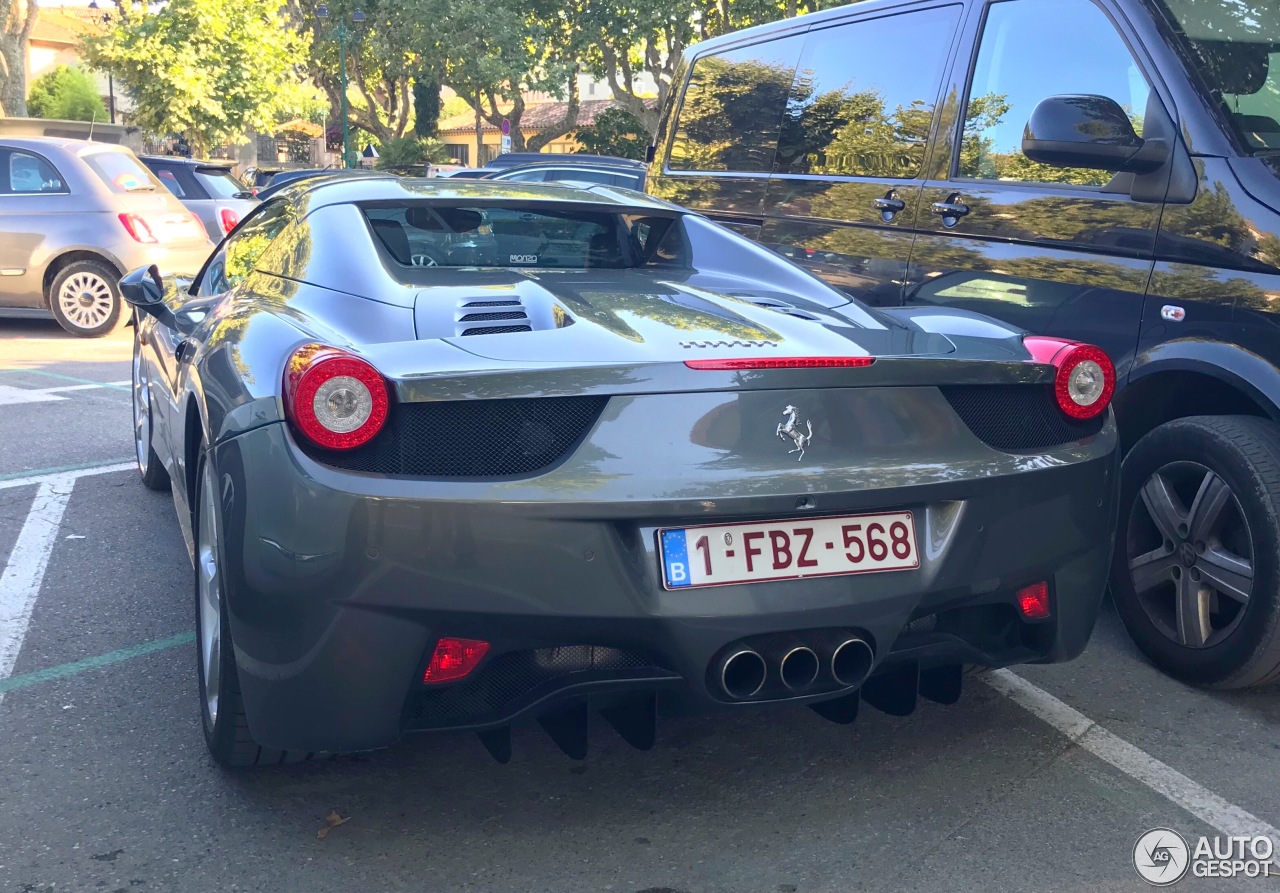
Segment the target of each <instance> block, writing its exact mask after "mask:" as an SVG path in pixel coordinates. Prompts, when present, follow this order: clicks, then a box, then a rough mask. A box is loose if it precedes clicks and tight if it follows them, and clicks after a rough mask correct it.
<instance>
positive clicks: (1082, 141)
mask: <svg viewBox="0 0 1280 893" xmlns="http://www.w3.org/2000/svg"><path fill="white" fill-rule="evenodd" d="M1022 154H1023V155H1026V156H1027V157H1028V158H1030V159H1031V160H1032V161H1038V162H1040V163H1041V164H1051V165H1053V166H1054V167H1082V168H1088V169H1090V170H1103V171H1116V172H1124V173H1134V174H1149V173H1151V172H1152V171H1155V170H1159V169H1160V168H1161V167H1163V166H1164V165H1165V164H1166V163H1168V161H1169V157H1170V154H1171V149H1170V146H1169V144H1168V143H1167V142H1166V141H1165V140H1159V139H1149V140H1144V139H1142V138H1141V137H1140V136H1138V134H1137V133H1136V132H1134V129H1133V122H1131V121H1130V120H1129V116H1128V115H1127V114H1125V111H1124V109H1122V108H1121V107H1120V104H1119V103H1117V102H1116V101H1115V100H1114V99H1108V98H1107V97H1105V96H1050V97H1049V98H1048V99H1045V100H1043V101H1042V102H1041V103H1040V104H1039V105H1037V106H1036V107H1035V110H1034V111H1033V112H1032V113H1031V120H1030V121H1028V122H1027V128H1026V130H1025V131H1023V135H1022Z"/></svg>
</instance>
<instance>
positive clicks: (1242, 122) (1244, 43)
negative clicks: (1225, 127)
mask: <svg viewBox="0 0 1280 893" xmlns="http://www.w3.org/2000/svg"><path fill="white" fill-rule="evenodd" d="M1161 4H1162V5H1163V6H1164V7H1165V9H1166V10H1167V12H1168V13H1169V18H1170V19H1172V20H1173V22H1174V26H1175V28H1176V29H1177V30H1178V31H1179V32H1181V34H1182V37H1183V39H1184V40H1185V41H1186V43H1187V45H1188V47H1189V49H1190V50H1191V53H1190V54H1189V55H1190V57H1191V58H1192V59H1193V60H1195V62H1196V63H1197V67H1198V68H1199V69H1200V74H1201V75H1203V77H1204V81H1205V83H1206V85H1207V86H1208V87H1209V90H1210V92H1211V96H1210V100H1211V103H1210V104H1211V105H1213V106H1215V107H1217V108H1219V109H1221V110H1222V112H1223V113H1224V114H1225V115H1226V117H1227V122H1228V123H1229V124H1230V125H1231V128H1232V129H1233V130H1234V131H1235V132H1236V134H1237V135H1238V136H1239V137H1240V142H1241V143H1242V145H1243V146H1244V147H1245V150H1246V151H1248V152H1249V153H1250V154H1252V153H1254V152H1260V151H1267V150H1270V149H1280V6H1277V5H1276V3H1275V0H1234V2H1231V3H1203V2H1192V0H1161Z"/></svg>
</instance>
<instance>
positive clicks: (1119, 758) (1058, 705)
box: [978, 670, 1280, 865]
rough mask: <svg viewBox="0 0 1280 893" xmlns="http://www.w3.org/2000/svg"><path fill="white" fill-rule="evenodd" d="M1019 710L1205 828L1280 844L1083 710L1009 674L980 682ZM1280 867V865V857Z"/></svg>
mask: <svg viewBox="0 0 1280 893" xmlns="http://www.w3.org/2000/svg"><path fill="white" fill-rule="evenodd" d="M978 678H979V679H981V680H982V681H983V682H985V683H987V685H989V686H991V687H992V688H994V689H995V690H996V691H998V692H1000V694H1002V695H1004V696H1005V697H1007V698H1009V700H1011V701H1013V702H1014V703H1015V704H1017V705H1018V706H1019V707H1022V708H1023V709H1025V710H1027V711H1029V712H1030V713H1032V714H1034V715H1035V716H1037V717H1039V718H1040V719H1042V720H1044V721H1045V722H1047V723H1048V724H1049V725H1051V726H1053V727H1054V728H1055V729H1057V730H1058V731H1059V732H1061V733H1062V734H1063V735H1065V736H1066V737H1067V739H1068V740H1070V741H1071V742H1073V743H1074V744H1076V745H1078V746H1079V747H1082V748H1084V749H1085V750H1087V751H1088V752H1089V753H1091V754H1093V755H1094V756H1095V757H1097V758H1098V759H1100V760H1102V761H1103V762H1105V763H1110V764H1111V765H1112V766H1114V767H1115V768H1116V769H1119V770H1120V771H1121V772H1123V773H1124V774H1125V775H1128V776H1129V777H1130V778H1132V779H1134V780H1136V781H1140V782H1142V783H1143V784H1144V785H1146V786H1147V787H1149V788H1150V789H1151V790H1153V791H1155V792H1156V793H1157V794H1160V795H1162V796H1164V797H1165V798H1167V799H1168V800H1171V801H1172V802H1173V803H1174V804H1176V805H1177V806H1181V807H1182V808H1183V809H1185V810H1186V811H1187V812H1189V813H1191V814H1192V815H1193V816H1195V817H1196V818H1198V819H1200V820H1201V821H1202V822H1204V823H1205V824H1207V825H1209V826H1211V827H1213V828H1216V829H1217V830H1218V831H1220V832H1222V833H1223V834H1225V835H1227V836H1228V837H1237V836H1244V837H1249V838H1253V837H1267V838H1269V839H1271V840H1280V830H1278V829H1276V828H1274V827H1272V826H1271V825H1269V824H1267V823H1266V822H1264V821H1263V820H1262V819H1260V818H1258V817H1257V816H1255V815H1253V814H1252V813H1250V812H1246V811H1245V810H1243V809H1241V808H1240V807H1239V806H1236V805H1235V804H1234V803H1228V802H1227V801H1226V800H1224V799H1223V798H1221V797H1219V796H1218V795H1217V794H1215V793H1214V792H1213V791H1211V790H1209V789H1208V788H1206V787H1204V786H1203V785H1201V784H1198V783H1196V782H1194V781H1192V780H1191V779H1190V778H1187V776H1185V775H1183V774H1182V773H1181V772H1179V771H1178V770H1177V769H1174V768H1173V767H1172V766H1169V765H1167V764H1165V763H1162V762H1160V761H1159V760H1157V759H1156V758H1155V757H1153V756H1151V755H1150V754H1148V753H1147V752H1145V751H1142V750H1139V749H1138V748H1136V747H1134V746H1133V745H1132V744H1130V743H1129V742H1128V741H1125V740H1124V739H1123V738H1118V737H1116V736H1115V735H1113V734H1111V733H1110V732H1108V731H1107V730H1106V729H1104V728H1103V727H1102V726H1100V725H1098V724H1097V723H1096V722H1094V721H1093V720H1091V719H1090V718H1089V717H1087V716H1085V715H1084V714H1083V713H1081V712H1080V711H1079V710H1076V709H1075V708H1074V707H1071V706H1069V705H1067V704H1064V703H1063V702H1062V701H1060V700H1058V699H1057V698H1055V697H1054V696H1053V695H1051V694H1049V693H1048V692H1047V691H1045V690H1044V689H1042V688H1038V687H1036V686H1034V685H1032V684H1031V683H1030V682H1028V681H1027V680H1025V679H1023V678H1022V677H1021V676H1016V675H1014V674H1013V673H1011V672H1009V671H1008V670H994V671H992V672H990V673H983V674H981V675H979V677H978ZM1276 864H1277V865H1280V857H1277V859H1276Z"/></svg>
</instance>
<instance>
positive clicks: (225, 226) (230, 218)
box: [218, 208, 240, 233]
mask: <svg viewBox="0 0 1280 893" xmlns="http://www.w3.org/2000/svg"><path fill="white" fill-rule="evenodd" d="M218 222H219V223H221V224H222V231H223V232H224V233H229V232H231V231H232V230H233V229H235V228H236V224H237V223H239V222H240V215H239V214H237V213H236V212H235V211H233V210H231V209H230V208H223V209H222V210H220V211H219V212H218Z"/></svg>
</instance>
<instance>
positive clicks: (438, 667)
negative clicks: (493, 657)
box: [422, 638, 489, 684]
mask: <svg viewBox="0 0 1280 893" xmlns="http://www.w3.org/2000/svg"><path fill="white" fill-rule="evenodd" d="M488 653H489V643H488V642H481V641H480V640H479V639H452V638H445V639H440V640H439V641H438V642H436V650H435V651H433V652H432V653H431V663H429V664H427V671H426V672H425V673H423V674H422V681H423V682H425V683H428V684H430V683H433V682H457V681H458V680H459V679H465V678H466V677H467V676H469V675H471V671H472V670H474V669H475V668H476V666H477V665H478V664H479V663H480V661H481V660H482V659H483V658H484V656H485V655H486V654H488Z"/></svg>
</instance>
